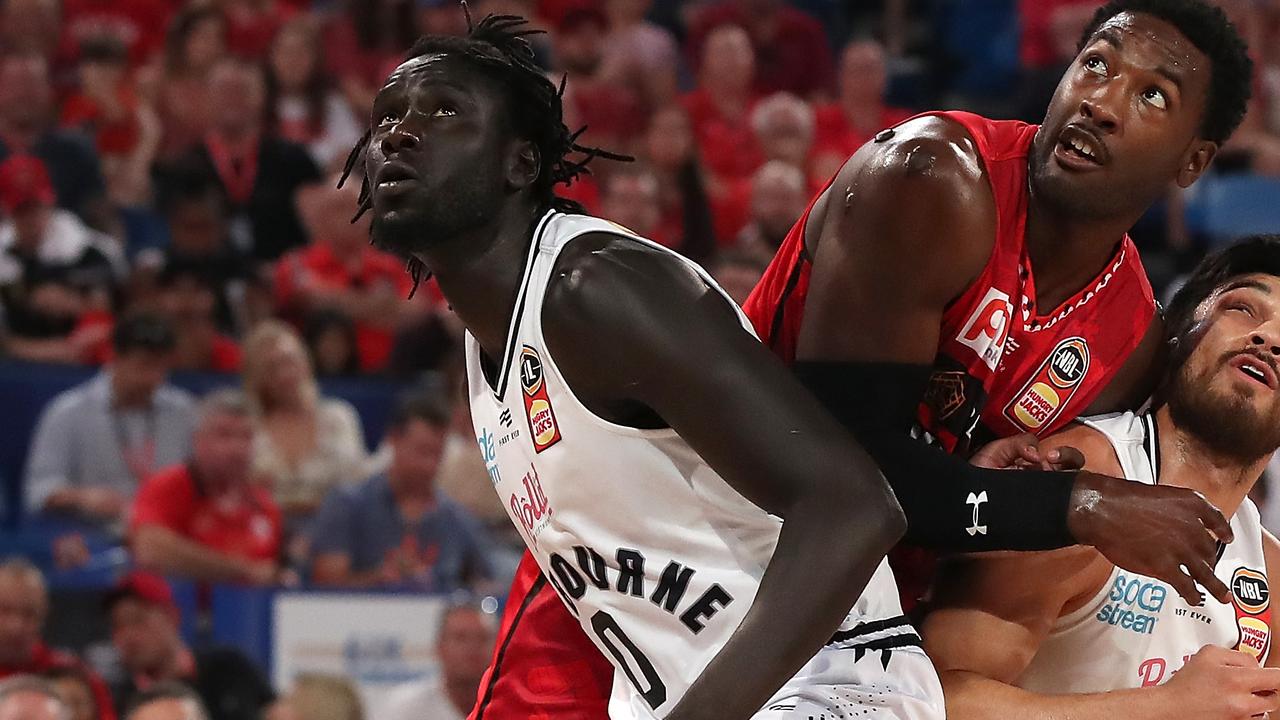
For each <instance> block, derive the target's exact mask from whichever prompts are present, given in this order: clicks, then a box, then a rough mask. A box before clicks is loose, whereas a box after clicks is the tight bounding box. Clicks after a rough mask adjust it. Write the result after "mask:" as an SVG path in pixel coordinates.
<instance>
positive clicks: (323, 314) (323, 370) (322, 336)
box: [302, 309, 360, 377]
mask: <svg viewBox="0 0 1280 720" xmlns="http://www.w3.org/2000/svg"><path fill="white" fill-rule="evenodd" d="M302 335H303V337H304V338H305V339H306V341H307V355H309V356H310V357H311V365H312V367H314V368H315V369H316V375H317V376H318V377H347V376H352V375H356V374H358V373H359V372H360V353H359V350H358V349H357V343H356V325H355V323H353V322H351V318H349V317H347V316H346V315H345V314H343V313H342V311H340V310H328V309H326V310H317V311H316V312H313V313H311V314H310V315H308V316H307V319H306V322H305V323H303V328H302Z"/></svg>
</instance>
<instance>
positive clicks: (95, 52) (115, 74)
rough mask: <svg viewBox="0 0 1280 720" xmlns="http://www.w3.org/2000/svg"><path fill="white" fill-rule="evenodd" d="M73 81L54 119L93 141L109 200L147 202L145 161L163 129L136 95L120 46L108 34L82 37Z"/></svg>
mask: <svg viewBox="0 0 1280 720" xmlns="http://www.w3.org/2000/svg"><path fill="white" fill-rule="evenodd" d="M79 80H80V84H79V87H78V88H77V91H76V92H75V93H74V94H72V95H71V96H70V97H68V98H67V99H66V100H65V101H64V102H63V104H62V114H61V118H60V120H59V123H60V124H61V125H62V127H64V128H68V129H74V130H77V131H79V132H81V133H84V134H85V135H86V136H88V137H90V138H92V139H93V142H94V147H95V149H96V150H97V152H98V155H99V156H100V157H101V159H102V174H103V176H104V178H105V180H106V185H107V195H108V197H109V198H110V200H111V202H112V203H113V204H115V205H117V206H124V207H132V206H137V205H142V204H144V203H146V202H149V201H150V197H151V163H152V161H153V160H155V158H156V153H158V152H159V150H160V142H161V140H162V139H163V138H162V135H163V132H164V130H163V128H162V127H161V126H160V116H159V115H157V114H156V112H155V110H154V109H153V108H152V107H151V106H150V104H149V103H145V102H141V101H139V99H138V93H137V91H136V90H135V88H134V86H133V83H132V81H131V79H130V75H129V58H128V51H127V49H126V46H125V44H124V43H123V42H122V41H120V40H118V39H116V38H115V37H113V36H109V35H108V36H104V37H101V38H92V39H90V40H86V41H85V43H84V44H83V45H82V47H81V48H80V67H79Z"/></svg>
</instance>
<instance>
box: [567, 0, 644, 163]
mask: <svg viewBox="0 0 1280 720" xmlns="http://www.w3.org/2000/svg"><path fill="white" fill-rule="evenodd" d="M608 29H609V19H608V18H607V17H606V16H605V14H604V13H603V12H602V11H601V10H600V9H599V8H598V7H596V6H595V5H594V4H582V5H581V6H579V7H575V8H573V9H571V10H569V11H568V12H566V13H565V14H564V16H563V17H562V18H561V19H560V22H559V24H558V25H557V27H556V32H555V33H554V34H553V35H552V42H553V44H554V51H555V54H554V57H555V69H556V70H558V71H560V72H563V73H565V75H567V76H568V85H567V86H566V88H565V93H564V104H565V105H570V106H572V107H573V110H571V112H572V113H573V116H574V117H575V118H576V119H577V126H579V127H580V126H583V125H585V126H586V128H587V130H586V132H585V133H584V134H583V137H582V142H584V143H585V144H587V145H592V146H595V147H602V148H606V149H609V148H613V149H618V148H625V147H627V143H628V142H630V140H631V139H632V138H634V137H635V136H636V135H638V134H639V133H640V131H641V130H642V129H643V128H644V119H645V118H644V112H643V111H642V107H641V104H640V99H639V97H638V96H636V95H635V94H634V93H633V92H632V91H631V89H630V88H629V87H628V86H626V85H619V84H617V83H615V82H613V81H612V80H611V79H609V78H606V77H604V76H603V75H601V73H600V64H601V61H602V60H603V59H604V47H605V45H604V42H605V37H606V33H607V32H608Z"/></svg>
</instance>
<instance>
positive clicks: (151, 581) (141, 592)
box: [102, 570, 178, 613]
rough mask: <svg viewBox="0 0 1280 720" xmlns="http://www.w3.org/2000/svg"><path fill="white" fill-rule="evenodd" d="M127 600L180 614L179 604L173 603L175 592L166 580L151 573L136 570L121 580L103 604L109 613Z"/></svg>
mask: <svg viewBox="0 0 1280 720" xmlns="http://www.w3.org/2000/svg"><path fill="white" fill-rule="evenodd" d="M125 598H134V599H136V600H141V601H142V602H144V603H147V604H148V605H158V606H160V607H162V608H164V609H166V610H171V611H173V612H174V613H177V612H178V604H177V603H175V602H174V601H173V590H172V589H171V588H170V587H169V583H167V582H165V581H164V578H162V577H160V576H158V575H152V574H151V573H146V572H141V571H137V570H135V571H134V572H131V573H129V574H128V575H125V576H124V577H122V578H120V582H118V583H116V585H115V587H113V588H111V592H109V593H107V597H106V598H104V599H103V601H102V604H103V606H104V607H106V609H107V610H108V611H110V610H111V608H113V607H115V605H116V603H118V602H120V601H121V600H123V599H125Z"/></svg>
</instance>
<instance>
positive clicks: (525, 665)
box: [471, 0, 1250, 720]
mask: <svg viewBox="0 0 1280 720" xmlns="http://www.w3.org/2000/svg"><path fill="white" fill-rule="evenodd" d="M1086 40H1087V42H1086V47H1085V48H1083V49H1084V50H1087V51H1088V52H1082V54H1081V55H1080V57H1079V58H1078V59H1077V61H1076V63H1075V64H1074V65H1073V66H1072V68H1071V69H1070V70H1069V71H1068V73H1067V74H1066V75H1065V76H1064V78H1063V81H1062V83H1061V85H1060V87H1059V90H1058V93H1057V95H1056V96H1055V98H1054V101H1053V104H1052V106H1051V107H1050V109H1049V111H1048V114H1047V117H1046V120H1045V123H1044V126H1043V128H1042V129H1038V128H1036V127H1035V126H1030V125H1024V124H1021V123H1001V122H993V121H989V120H985V119H982V118H979V117H976V116H972V115H964V114H934V115H931V116H928V117H922V118H918V119H914V120H912V121H909V122H907V123H904V124H903V125H900V126H898V127H896V128H894V129H893V130H892V131H891V132H887V133H882V134H881V135H880V136H878V141H876V142H872V143H868V144H867V145H866V146H864V147H863V148H862V149H861V150H859V152H858V153H856V154H855V155H854V156H853V157H852V158H850V160H849V161H848V162H847V163H846V165H845V166H844V168H842V170H841V171H840V172H839V174H838V175H837V176H836V177H835V178H834V179H833V180H832V182H831V183H830V185H829V187H828V188H827V189H825V190H824V191H823V192H822V193H821V194H820V195H819V196H818V197H817V198H816V199H815V200H814V202H813V204H812V205H811V206H810V207H809V209H808V210H807V211H806V213H805V215H804V216H803V217H802V218H801V220H800V221H799V222H798V223H797V225H796V227H795V228H794V229H793V230H792V233H791V235H790V236H788V238H787V240H786V242H785V243H784V244H783V246H782V248H781V250H780V252H779V254H778V256H777V257H776V258H775V259H774V262H773V264H772V266H771V267H770V270H769V272H768V273H767V274H766V276H765V277H764V279H763V280H762V281H761V284H760V285H759V286H758V287H757V289H756V292H755V293H754V294H753V296H752V297H751V298H750V299H749V300H748V302H747V305H746V308H747V312H748V315H750V316H751V318H752V320H753V322H754V324H755V327H756V329H757V332H758V334H759V335H760V336H761V338H762V339H764V340H765V341H766V342H768V343H769V344H770V345H771V346H772V347H773V348H774V349H775V351H777V352H778V354H779V355H780V356H782V357H783V359H785V360H786V361H788V362H794V363H795V364H796V370H797V373H798V374H799V375H800V376H801V378H802V379H804V380H805V381H806V382H807V384H809V386H810V387H811V388H812V389H813V390H814V392H815V393H817V395H818V397H819V398H820V399H821V400H823V401H824V403H825V404H827V406H828V407H829V408H830V409H831V410H832V411H833V413H834V414H836V416H837V417H839V418H841V419H842V420H843V421H845V423H846V424H847V425H848V426H849V427H850V428H851V429H853V430H854V431H855V433H856V434H858V436H859V437H860V439H861V440H862V442H863V443H864V445H865V446H867V449H868V450H870V451H871V452H872V453H873V455H874V456H875V457H876V459H877V460H878V462H879V463H880V464H881V468H882V470H883V471H884V472H885V475H886V477H887V478H888V479H889V481H890V483H891V484H892V485H893V486H894V489H895V492H896V493H897V495H898V497H899V500H900V502H901V503H902V505H903V508H904V510H905V511H906V513H907V516H908V522H909V526H910V529H909V537H911V538H912V539H913V540H915V541H916V542H917V543H921V544H925V545H928V546H930V547H933V548H937V549H942V550H947V551H953V552H965V551H980V550H991V549H1027V550H1030V549H1043V548H1051V547H1061V546H1064V545H1071V544H1076V543H1086V544H1091V545H1094V546H1096V547H1097V548H1098V549H1099V550H1101V551H1102V552H1103V553H1104V554H1105V555H1106V556H1107V557H1108V558H1109V559H1110V560H1111V561H1112V562H1114V563H1115V564H1117V565H1119V566H1121V567H1125V568H1127V569H1131V570H1133V571H1136V572H1141V573H1143V574H1146V575H1151V576H1154V577H1159V578H1160V579H1163V580H1166V581H1168V582H1169V583H1170V584H1171V585H1172V586H1173V587H1175V588H1176V589H1177V590H1178V591H1179V592H1180V593H1181V594H1183V595H1184V596H1186V597H1187V598H1188V599H1189V600H1192V601H1193V602H1194V601H1196V600H1197V599H1198V598H1199V597H1200V593H1199V591H1198V590H1197V589H1196V587H1195V582H1196V581H1198V582H1200V583H1201V584H1202V585H1203V586H1204V587H1205V588H1206V589H1207V590H1209V592H1210V593H1211V594H1212V595H1214V596H1215V597H1218V598H1224V597H1226V594H1227V589H1226V588H1225V586H1223V585H1222V583H1221V582H1220V581H1218V580H1217V579H1216V578H1214V576H1213V572H1212V567H1211V566H1212V562H1213V558H1214V555H1215V552H1216V547H1215V545H1214V543H1213V538H1212V537H1211V536H1210V534H1209V533H1207V532H1205V530H1204V528H1205V527H1206V526H1207V527H1209V528H1210V530H1212V531H1213V532H1214V533H1215V535H1216V536H1217V537H1218V538H1220V539H1222V540H1229V539H1230V528H1229V527H1228V526H1227V524H1226V521H1225V520H1224V519H1223V518H1222V516H1221V514H1220V513H1218V512H1217V511H1216V510H1214V509H1213V508H1212V507H1210V506H1209V505H1208V504H1207V503H1205V502H1204V501H1203V500H1201V499H1200V498H1199V497H1197V496H1195V495H1194V494H1192V493H1190V492H1187V491H1183V490H1179V489H1177V488H1160V487H1156V488H1153V487H1149V486H1140V485H1136V484H1132V483H1127V482H1125V481H1122V480H1116V479H1111V478H1106V477H1103V476H1098V475H1094V474H1090V473H1083V472H1082V473H1049V472H1032V473H1031V474H1030V475H1036V476H1038V477H1032V476H1030V475H1029V474H1028V473H1018V474H1012V473H1008V474H1006V473H1002V472H999V471H988V470H983V469H980V468H974V467H971V466H970V465H969V464H967V463H966V462H964V460H963V456H964V455H965V454H966V453H967V452H968V450H969V449H970V448H973V447H978V446H979V445H980V444H981V442H982V441H983V440H986V439H991V438H995V437H1001V436H1016V434H1017V433H1019V432H1025V431H1033V432H1034V434H1043V433H1045V432H1046V431H1051V430H1052V429H1054V428H1056V427H1059V426H1061V425H1062V424H1063V423H1065V422H1067V421H1069V420H1070V419H1072V418H1073V417H1074V416H1075V415H1076V414H1078V413H1080V412H1081V411H1082V410H1083V409H1085V408H1089V409H1103V408H1119V407H1125V406H1129V405H1132V404H1134V403H1136V402H1138V401H1139V400H1140V399H1141V398H1142V397H1143V396H1144V395H1145V394H1146V392H1147V391H1148V389H1149V388H1148V382H1147V380H1148V379H1149V378H1151V377H1154V375H1152V373H1151V367H1152V365H1153V363H1155V362H1156V361H1157V360H1158V354H1159V353H1158V345H1159V342H1158V338H1159V337H1160V336H1161V334H1162V333H1161V331H1160V328H1159V326H1158V324H1155V323H1158V319H1157V318H1156V315H1155V304H1154V301H1153V300H1152V298H1151V291H1150V288H1149V287H1148V285H1147V283H1146V279H1145V274H1144V272H1143V270H1142V267H1141V264H1140V263H1139V262H1138V259H1137V254H1136V251H1135V250H1134V248H1133V246H1132V243H1130V242H1129V241H1128V238H1127V237H1126V235H1125V233H1126V231H1127V229H1128V228H1129V227H1130V226H1131V225H1132V224H1133V222H1134V221H1135V220H1136V219H1137V218H1138V217H1139V216H1140V215H1141V214H1142V212H1143V211H1144V210H1145V209H1146V208H1147V207H1148V206H1149V205H1150V204H1151V203H1152V202H1153V201H1154V200H1155V199H1156V198H1157V197H1158V196H1159V195H1160V194H1161V193H1162V192H1163V190H1164V188H1165V187H1166V186H1167V185H1168V183H1169V182H1170V181H1175V182H1178V183H1179V184H1181V185H1184V186H1186V185H1190V184H1191V183H1192V182H1193V181H1194V180H1195V179H1196V178H1197V177H1198V176H1199V175H1200V174H1201V173H1202V172H1203V171H1204V170H1205V168H1206V167H1207V166H1208V165H1209V162H1210V161H1211V160H1212V158H1213V155H1214V152H1215V151H1216V149H1217V146H1218V145H1219V144H1220V143H1221V142H1222V141H1223V140H1225V139H1226V137H1227V136H1228V135H1230V133H1231V131H1232V130H1233V129H1234V128H1235V126H1236V125H1237V124H1238V123H1239V121H1240V119H1241V118H1242V117H1243V113H1244V106H1245V101H1246V99H1247V97H1248V88H1249V75H1250V65H1249V62H1248V59H1247V56H1246V55H1245V50H1244V47H1243V44H1242V43H1241V41H1240V40H1239V38H1238V36H1237V35H1236V33H1235V31H1234V29H1233V28H1231V27H1230V25H1229V24H1228V23H1227V22H1226V20H1225V18H1224V17H1223V16H1222V15H1221V14H1220V13H1219V12H1218V11H1216V10H1213V9H1211V8H1210V7H1209V6H1207V5H1206V4H1204V3H1202V2H1196V1H1193V0H1183V1H1178V0H1164V1H1160V0H1150V1H1147V2H1140V1H1139V0H1133V1H1132V2H1125V3H1112V4H1111V5H1109V6H1107V8H1105V9H1104V10H1102V11H1100V13H1099V15H1098V18H1097V21H1096V22H1095V23H1093V26H1092V27H1091V28H1090V30H1089V31H1088V33H1087V34H1086ZM1076 145H1079V149H1077V148H1076ZM1087 154H1091V155H1092V157H1087ZM988 296H989V297H988ZM984 308H986V309H987V310H986V312H983V309H984ZM1024 313H1026V316H1025V319H1024ZM1090 318H1092V320H1090ZM971 319H972V321H971ZM1029 327H1031V328H1035V329H1034V330H1032V329H1029ZM962 331H963V332H962ZM962 338H963V340H962ZM1074 338H1078V339H1079V340H1080V343H1072V342H1067V341H1069V340H1072V339H1074ZM966 353H967V354H966ZM1126 358H1127V359H1126ZM988 363H990V364H988ZM935 365H936V367H935ZM935 370H936V371H937V374H936V376H935ZM1051 370H1052V372H1051ZM1046 378H1047V379H1046ZM926 391H927V392H926ZM1024 396H1025V398H1024ZM1037 398H1039V399H1037ZM926 401H927V402H926ZM1017 401H1022V402H1017ZM1011 403H1012V407H1011V408H1010V411H1009V414H1010V415H1012V417H1013V418H1014V420H1013V421H1008V422H1003V423H1001V422H999V418H1000V417H1002V416H1004V411H1005V409H1006V406H1009V405H1010V404H1011ZM1024 417H1025V418H1028V419H1027V420H1025V421H1023V420H1022V418H1024ZM1037 418H1038V420H1037ZM962 420H963V421H962ZM980 421H981V422H980ZM1019 422H1021V424H1014V423H1019ZM1036 422H1038V426H1036V427H1032V424H1033V423H1036ZM916 428H921V429H923V430H924V431H925V432H926V433H928V434H929V436H930V437H931V438H932V439H934V440H935V441H936V442H935V443H934V444H937V445H942V446H943V448H945V449H948V450H951V451H954V452H955V453H956V454H955V455H947V454H945V453H943V452H941V451H940V450H936V449H932V450H931V449H929V448H926V447H924V446H923V445H922V444H921V443H920V442H919V441H918V440H913V439H912V438H911V437H910V435H911V433H912V431H913V430H914V429H916ZM1035 452H1036V450H1035V448H1034V447H1032V448H1031V449H1030V450H1029V453H1030V454H1031V455H1033V456H1034V454H1035ZM1048 459H1053V458H1048ZM1121 518H1124V521H1123V522H1121V523H1120V524H1118V525H1117V524H1116V523H1117V521H1119V520H1120V519H1121ZM1136 536H1152V537H1160V538H1162V539H1163V540H1164V542H1162V543H1133V542H1129V540H1130V538H1132V537H1136ZM526 565H531V564H530V563H529V562H528V558H527V557H526ZM1180 565H1182V566H1185V567H1186V568H1187V572H1185V573H1184V572H1183V571H1182V570H1181V569H1180V568H1179V566H1180ZM536 578H537V575H536V566H530V567H522V573H521V577H520V578H518V579H517V585H518V586H520V587H521V588H530V587H532V588H534V589H537V588H538V586H537V581H536ZM1193 578H1194V580H1193ZM900 579H901V576H900ZM544 585H545V583H544ZM914 596H915V595H914V593H913V594H912V595H911V597H914ZM575 646H576V649H577V651H578V652H579V653H580V654H579V655H576V656H575ZM596 667H607V666H605V665H604V661H603V659H601V658H600V657H599V655H598V654H597V653H595V652H594V649H593V648H592V647H591V646H589V645H588V644H587V643H586V642H585V639H584V638H583V637H582V636H581V633H579V632H576V621H575V620H574V619H573V618H572V617H569V616H568V614H567V612H566V611H565V610H564V609H563V608H562V607H561V606H560V604H559V602H558V600H557V599H556V597H555V595H554V593H553V592H551V591H550V590H549V589H546V588H545V587H544V588H542V590H541V592H540V593H533V594H529V593H522V592H513V593H512V596H511V598H510V599H509V601H508V606H507V610H506V615H505V616H504V628H503V632H502V633H500V636H499V641H498V646H497V648H496V649H495V653H494V662H493V664H492V665H491V667H490V670H489V673H488V674H487V675H486V678H485V681H484V682H483V683H482V684H481V689H480V697H479V698H478V700H479V702H478V705H477V710H476V711H473V713H472V715H471V720H508V719H509V718H510V719H514V718H525V717H538V716H540V715H541V714H544V713H545V714H547V715H548V716H551V717H556V718H559V717H572V718H575V719H577V718H584V719H585V718H591V719H592V720H595V719H598V718H604V717H605V716H606V714H605V710H604V704H603V697H602V696H600V695H593V694H592V689H593V688H596V687H599V686H600V683H601V682H602V681H604V682H607V677H606V676H605V675H600V674H599V673H595V672H591V671H588V670H587V668H596ZM604 672H605V673H606V674H607V670H605V671H604Z"/></svg>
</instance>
